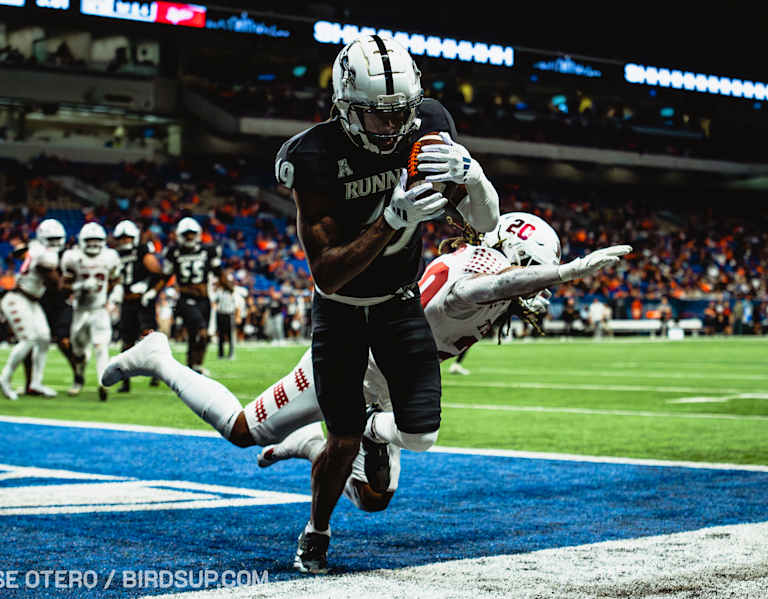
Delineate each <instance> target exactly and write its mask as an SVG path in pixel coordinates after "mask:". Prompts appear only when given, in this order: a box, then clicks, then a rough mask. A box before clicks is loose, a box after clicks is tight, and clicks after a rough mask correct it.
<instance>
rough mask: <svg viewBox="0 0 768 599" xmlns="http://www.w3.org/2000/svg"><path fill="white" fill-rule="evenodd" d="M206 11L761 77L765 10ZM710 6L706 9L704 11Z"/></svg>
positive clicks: (430, 5) (320, 6)
mask: <svg viewBox="0 0 768 599" xmlns="http://www.w3.org/2000/svg"><path fill="white" fill-rule="evenodd" d="M210 5H217V6H227V7H234V8H243V7H248V9H250V10H258V11H264V12H272V13H276V14H290V15H297V16H302V17H308V18H325V19H333V20H335V21H344V22H348V23H352V24H357V25H370V26H380V27H387V28H393V27H396V26H398V25H400V26H402V27H404V28H405V27H408V28H409V29H410V30H413V31H419V30H429V31H433V32H434V31H439V32H441V33H443V34H444V35H454V36H460V35H464V36H468V35H472V34H474V35H475V36H476V37H477V38H478V40H480V39H483V40H484V39H488V40H491V41H505V42H506V43H508V44H510V45H513V46H516V47H527V48H533V49H540V50H550V51H560V52H564V53H569V54H572V55H576V54H580V55H583V56H592V57H597V58H608V59H615V60H619V61H630V62H645V63H646V64H657V65H664V66H669V67H673V66H674V67H676V68H690V69H698V70H702V71H705V72H716V73H719V74H730V75H738V76H743V77H747V76H751V77H755V78H758V77H762V78H765V73H766V67H765V62H766V61H765V57H764V54H765V53H764V52H763V51H761V46H762V45H763V43H764V41H765V40H766V39H768V6H766V5H761V6H762V7H760V5H757V3H752V4H750V5H747V4H741V3H734V4H732V5H730V6H729V5H727V4H722V3H718V4H711V5H708V4H707V3H696V4H688V3H686V4H685V10H686V12H685V13H683V12H682V10H683V9H682V8H678V9H676V10H677V11H678V12H674V11H672V10H670V7H671V6H676V5H675V4H674V3H669V2H666V3H656V4H654V3H648V2H645V3H642V4H638V3H610V4H609V3H595V4H587V3H572V4H571V3H568V4H565V3H542V7H541V8H531V4H530V3H526V4H513V3H508V4H507V5H504V4H503V3H500V2H488V1H486V0H479V1H478V0H475V1H473V2H470V3H451V2H413V1H410V2H404V1H386V0H380V1H375V2H351V1H349V0H347V1H346V2H334V3H333V4H331V3H324V2H309V3H307V2H297V1H294V0H266V1H261V2H259V3H258V4H257V5H256V6H254V5H253V4H252V3H250V2H245V0H213V1H212V2H211V3H210V4H209V6H210ZM709 6H711V7H712V8H708V7H709Z"/></svg>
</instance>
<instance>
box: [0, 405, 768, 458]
mask: <svg viewBox="0 0 768 599" xmlns="http://www.w3.org/2000/svg"><path fill="white" fill-rule="evenodd" d="M0 422H8V423H10V424H30V425H37V426H58V427H65V428H85V429H94V430H112V431H119V432H130V433H147V434H157V435H176V436H180V437H218V438H220V437H221V436H220V435H219V433H217V432H215V431H210V430H195V429H181V428H169V427H161V426H146V425H139V424H119V423H113V422H85V421H80V420H55V419H52V418H29V417H22V416H0ZM429 451H430V452H435V453H452V454H463V455H486V456H496V457H510V458H526V459H540V460H563V461H568V462H592V463H606V464H628V465H632V466H660V467H663V466H666V467H670V468H704V469H713V470H747V471H755V472H768V465H765V466H762V465H752V464H723V463H718V462H712V463H709V462H686V461H675V460H654V459H642V458H627V457H620V456H590V455H577V454H568V453H551V452H534V451H517V450H513V449H483V448H472V447H441V446H435V447H433V448H432V449H430V450H429Z"/></svg>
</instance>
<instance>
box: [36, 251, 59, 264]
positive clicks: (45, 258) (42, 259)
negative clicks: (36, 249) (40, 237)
mask: <svg viewBox="0 0 768 599" xmlns="http://www.w3.org/2000/svg"><path fill="white" fill-rule="evenodd" d="M37 263H38V265H39V266H42V267H43V268H50V269H54V268H58V266H59V252H58V250H57V249H56V248H44V249H43V251H42V253H41V254H40V256H38V258H37Z"/></svg>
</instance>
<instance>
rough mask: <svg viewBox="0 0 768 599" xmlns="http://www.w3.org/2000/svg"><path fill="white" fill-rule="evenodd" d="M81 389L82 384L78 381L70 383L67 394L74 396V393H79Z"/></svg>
mask: <svg viewBox="0 0 768 599" xmlns="http://www.w3.org/2000/svg"><path fill="white" fill-rule="evenodd" d="M82 390H83V386H82V385H81V384H80V383H72V386H71V387H70V388H69V389H67V395H71V396H72V397H74V396H75V395H80V391H82Z"/></svg>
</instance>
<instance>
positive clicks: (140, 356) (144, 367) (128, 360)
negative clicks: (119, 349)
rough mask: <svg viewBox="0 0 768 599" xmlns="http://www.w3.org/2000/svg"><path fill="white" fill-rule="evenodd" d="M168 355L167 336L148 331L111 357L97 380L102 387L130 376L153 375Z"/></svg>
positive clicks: (169, 349) (169, 350) (169, 351)
mask: <svg viewBox="0 0 768 599" xmlns="http://www.w3.org/2000/svg"><path fill="white" fill-rule="evenodd" d="M170 357H171V346H170V345H169V344H168V337H166V336H165V335H164V334H163V333H158V332H154V333H150V334H149V335H147V336H146V337H144V339H142V340H141V341H139V342H138V343H137V344H136V345H134V346H133V347H132V348H130V349H128V350H126V351H124V352H123V353H121V354H119V355H117V356H115V357H114V358H112V359H111V360H110V361H109V363H108V364H107V367H106V368H105V369H104V372H102V373H101V381H99V382H100V384H101V385H102V386H103V387H111V386H112V385H114V384H115V383H117V382H118V381H122V380H124V379H127V378H130V377H132V376H154V375H156V374H157V373H158V369H159V366H160V363H161V361H162V360H163V359H166V358H170Z"/></svg>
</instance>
